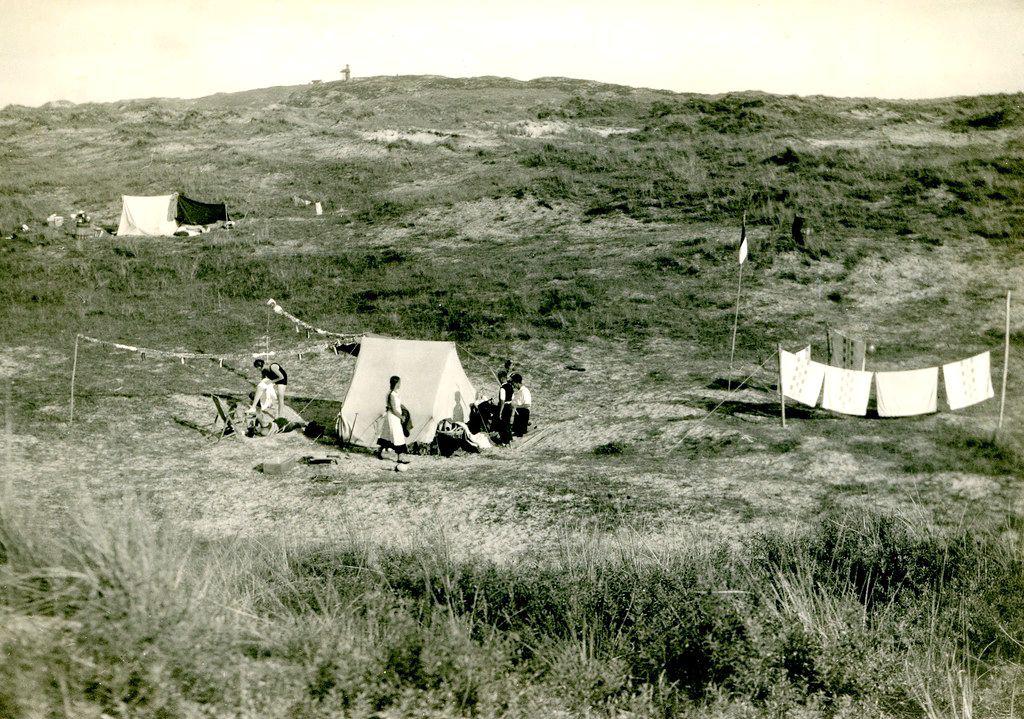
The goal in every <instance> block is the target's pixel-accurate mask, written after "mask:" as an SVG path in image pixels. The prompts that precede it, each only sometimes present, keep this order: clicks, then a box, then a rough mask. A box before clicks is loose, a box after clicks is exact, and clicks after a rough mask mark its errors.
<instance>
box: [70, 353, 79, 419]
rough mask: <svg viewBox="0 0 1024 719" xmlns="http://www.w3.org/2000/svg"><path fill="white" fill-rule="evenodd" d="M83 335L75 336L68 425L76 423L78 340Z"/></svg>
mask: <svg viewBox="0 0 1024 719" xmlns="http://www.w3.org/2000/svg"><path fill="white" fill-rule="evenodd" d="M79 337H81V335H75V354H74V359H72V360H71V411H70V412H69V413H68V424H69V425H73V424H74V423H75V372H76V371H77V370H78V338H79Z"/></svg>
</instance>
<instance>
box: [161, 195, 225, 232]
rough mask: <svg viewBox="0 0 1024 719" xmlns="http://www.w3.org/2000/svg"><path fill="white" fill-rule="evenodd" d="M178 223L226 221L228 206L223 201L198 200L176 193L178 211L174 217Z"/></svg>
mask: <svg viewBox="0 0 1024 719" xmlns="http://www.w3.org/2000/svg"><path fill="white" fill-rule="evenodd" d="M174 219H176V220H177V221H178V224H179V225H212V224H213V223H214V222H227V220H228V208H227V207H225V206H224V204H223V203H220V204H212V203H209V202H199V201H198V200H193V199H192V198H190V197H185V196H184V195H182V194H180V193H179V194H178V213H177V215H175V218H174Z"/></svg>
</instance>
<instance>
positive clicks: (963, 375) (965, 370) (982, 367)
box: [942, 352, 995, 409]
mask: <svg viewBox="0 0 1024 719" xmlns="http://www.w3.org/2000/svg"><path fill="white" fill-rule="evenodd" d="M989 364H990V362H989V353H988V352H982V353H981V354H980V355H975V356H974V357H970V358H968V359H965V360H960V361H959V362H950V363H949V364H944V365H942V381H943V382H945V384H946V402H948V403H949V408H950V409H962V408H963V407H969V406H970V405H972V404H977V403H978V402H983V401H984V400H986V399H991V398H992V397H994V396H995V391H994V390H993V389H992V372H991V370H990V367H989Z"/></svg>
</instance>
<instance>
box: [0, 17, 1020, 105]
mask: <svg viewBox="0 0 1024 719" xmlns="http://www.w3.org/2000/svg"><path fill="white" fill-rule="evenodd" d="M0 18H2V22H0V27H2V31H0V36H2V38H3V41H2V43H0V106H3V105H6V104H8V103H19V104H25V105H39V104H41V103H44V102H47V101H50V100H71V101H73V102H86V101H110V100H118V99H128V98H143V97H199V96H202V95H208V94H211V93H214V92H230V91H235V90H246V89H252V88H257V87H267V86H271V85H295V84H302V83H308V82H309V81H311V80H314V79H320V80H324V81H328V80H337V79H340V77H341V76H340V70H341V68H342V67H343V66H344V65H345V64H346V63H348V64H349V65H351V68H352V73H353V76H355V77H359V76H364V77H365V76H370V75H418V74H429V75H447V76H451V77H472V76H478V75H499V76H502V77H514V78H517V79H521V80H528V79H531V78H535V77H545V76H563V77H574V78H583V79H590V80H600V81H603V82H610V83H618V84H623V85H632V86H639V87H651V88H661V89H667V90H675V91H679V92H699V93H719V92H728V91H734V90H763V91H766V92H773V93H783V94H797V95H813V94H824V95H837V96H858V97H867V96H871V97H886V98H923V97H947V96H951V95H974V94H982V93H994V92H1020V91H1024V42H1022V40H1024V0H859V1H858V0H847V1H846V2H838V1H834V0H775V1H774V2H769V1H767V0H764V1H760V2H757V1H754V0H618V2H610V1H606V0H546V1H539V0H517V1H516V2H508V0H505V1H504V2H491V1H490V0H476V1H475V2H471V1H464V0H435V1H434V2H423V1H420V2H414V1H411V0H395V1H383V0H378V1H375V0H364V1H363V2H355V1H353V0H303V1H302V2H298V1H283V0H173V1H169V0H0Z"/></svg>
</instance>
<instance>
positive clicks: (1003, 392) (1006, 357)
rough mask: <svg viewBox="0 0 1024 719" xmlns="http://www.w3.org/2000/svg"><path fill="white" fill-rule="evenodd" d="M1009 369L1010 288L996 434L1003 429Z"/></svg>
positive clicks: (1007, 299) (1007, 297)
mask: <svg viewBox="0 0 1024 719" xmlns="http://www.w3.org/2000/svg"><path fill="white" fill-rule="evenodd" d="M1009 369H1010V290H1007V291H1006V340H1005V342H1004V344H1003V387H1002V389H1001V390H1000V391H999V425H998V426H997V427H996V436H998V435H999V432H1000V431H1001V430H1002V429H1003V413H1004V411H1005V410H1006V373H1007V371H1008V370H1009Z"/></svg>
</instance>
